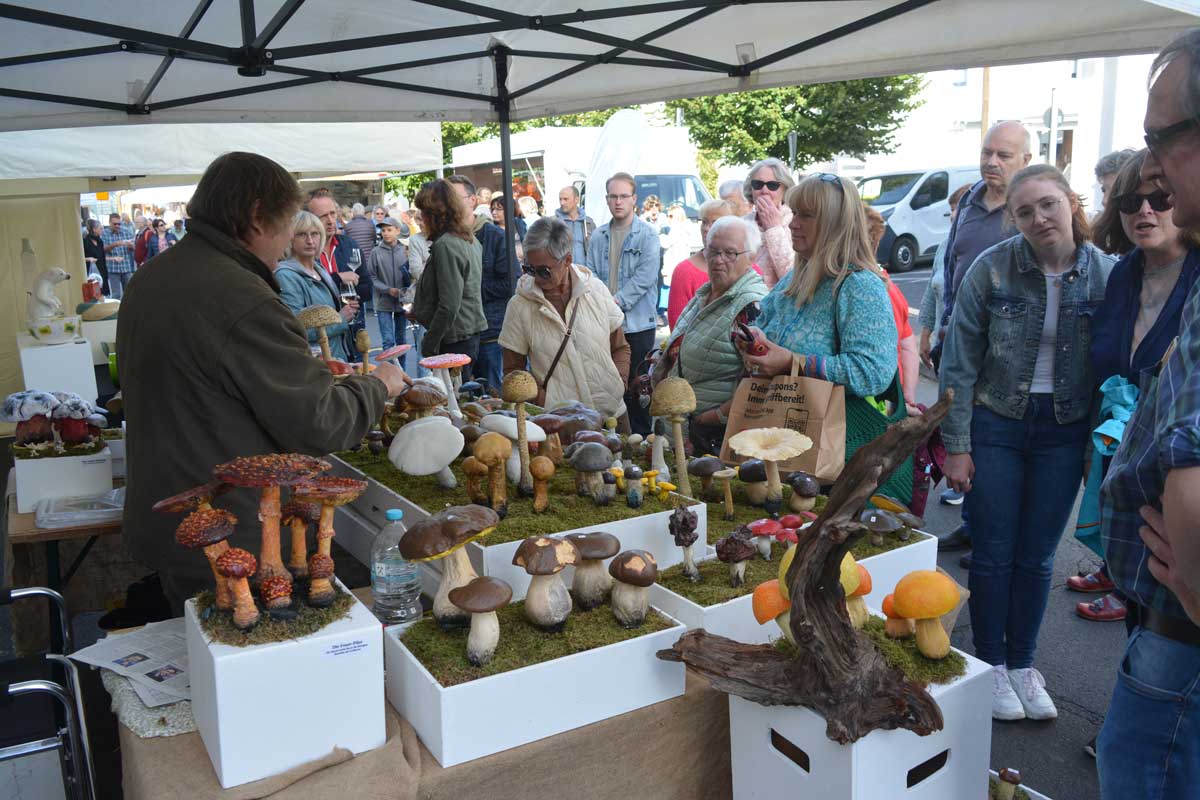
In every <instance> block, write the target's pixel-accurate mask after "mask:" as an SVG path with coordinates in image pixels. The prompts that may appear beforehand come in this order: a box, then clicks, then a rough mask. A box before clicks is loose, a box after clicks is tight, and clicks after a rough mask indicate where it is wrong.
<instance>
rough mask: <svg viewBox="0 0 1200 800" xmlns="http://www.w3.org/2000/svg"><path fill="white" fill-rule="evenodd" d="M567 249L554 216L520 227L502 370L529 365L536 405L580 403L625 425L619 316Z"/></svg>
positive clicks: (624, 347) (625, 352)
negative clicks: (521, 259)
mask: <svg viewBox="0 0 1200 800" xmlns="http://www.w3.org/2000/svg"><path fill="white" fill-rule="evenodd" d="M574 248H575V242H574V238H573V237H572V235H571V229H570V228H568V227H567V226H566V224H565V223H563V222H562V221H561V220H559V219H557V218H555V217H539V218H538V219H537V220H536V221H535V222H534V223H533V224H532V225H530V226H529V229H528V230H527V231H526V232H525V263H524V265H522V267H521V271H522V272H523V273H524V274H523V275H522V276H521V279H520V280H519V281H518V282H517V293H516V294H515V295H513V297H512V299H511V300H509V301H508V307H507V308H506V309H505V312H504V325H503V327H502V328H501V329H500V339H499V342H500V347H501V348H502V350H503V354H504V372H505V374H508V373H509V372H512V371H513V370H515V369H528V370H529V371H530V373H531V374H532V375H533V377H534V379H535V380H536V381H537V384H538V395H537V397H536V398H535V399H534V401H533V402H534V404H535V405H539V406H556V405H559V404H562V403H570V402H579V403H582V404H583V405H585V406H588V407H589V408H594V409H596V410H597V411H599V412H600V413H602V414H604V415H606V416H609V417H615V418H617V419H618V420H619V421H620V427H621V429H622V430H628V421H627V420H626V419H625V401H624V397H623V396H624V394H625V384H626V382H627V380H628V378H629V358H630V348H629V343H628V342H627V341H626V340H625V333H624V331H623V329H622V325H623V323H624V322H625V315H624V314H623V313H622V312H621V309H620V308H619V307H618V306H617V303H616V301H615V300H613V297H612V295H611V294H609V291H608V287H607V286H605V285H604V281H602V280H600V279H599V278H597V277H596V276H595V275H593V274H592V272H591V270H589V269H588V268H587V267H584V266H580V265H579V264H573V263H571V261H572V259H571V254H572V252H573V250H574ZM526 362H528V367H526Z"/></svg>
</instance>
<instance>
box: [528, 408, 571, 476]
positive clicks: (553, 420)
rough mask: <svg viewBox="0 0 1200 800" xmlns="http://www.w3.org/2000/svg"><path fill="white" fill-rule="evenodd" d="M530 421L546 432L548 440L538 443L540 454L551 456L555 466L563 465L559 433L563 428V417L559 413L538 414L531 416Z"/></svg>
mask: <svg viewBox="0 0 1200 800" xmlns="http://www.w3.org/2000/svg"><path fill="white" fill-rule="evenodd" d="M529 421H530V422H532V423H533V424H534V425H537V426H538V427H539V428H541V429H542V431H543V432H544V433H545V434H546V441H544V442H542V443H541V444H540V445H538V455H539V456H545V457H546V458H549V459H550V460H551V461H553V462H554V466H556V467H561V466H562V463H563V452H562V440H561V439H560V438H559V436H558V433H559V431H561V430H562V429H563V424H564V421H563V418H562V417H560V416H558V415H557V414H538V415H537V416H536V417H531V418H530V419H529Z"/></svg>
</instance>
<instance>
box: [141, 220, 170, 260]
mask: <svg viewBox="0 0 1200 800" xmlns="http://www.w3.org/2000/svg"><path fill="white" fill-rule="evenodd" d="M152 229H153V231H154V233H153V234H152V235H151V236H150V238H149V240H147V242H146V260H147V261H149V260H150V259H152V258H154V257H155V256H156V255H158V254H159V253H161V252H163V251H164V250H166V249H167V248H168V247H171V246H172V245H173V244H175V242H176V241H177V240H176V238H175V234H173V233H171V231H169V230H167V223H166V221H165V220H161V219H156V220H154V222H153V223H152Z"/></svg>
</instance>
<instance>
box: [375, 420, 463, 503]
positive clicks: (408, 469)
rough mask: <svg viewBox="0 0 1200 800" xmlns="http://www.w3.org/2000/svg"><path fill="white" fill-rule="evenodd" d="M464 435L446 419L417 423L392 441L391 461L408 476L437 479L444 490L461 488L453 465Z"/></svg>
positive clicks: (390, 449)
mask: <svg viewBox="0 0 1200 800" xmlns="http://www.w3.org/2000/svg"><path fill="white" fill-rule="evenodd" d="M464 441H465V439H464V438H463V435H462V432H461V431H459V430H458V428H456V427H454V424H453V423H452V422H451V421H450V420H449V419H447V418H446V417H424V418H423V419H418V420H414V421H412V422H410V423H408V424H407V425H405V426H404V427H403V428H401V429H400V432H399V433H397V434H396V435H395V437H394V438H393V439H392V443H391V445H390V446H389V447H388V461H391V462H392V466H394V467H395V468H396V469H398V470H400V471H401V472H403V473H404V474H405V475H437V482H438V485H439V486H441V487H442V488H443V489H453V488H455V487H456V486H458V480H457V479H456V478H455V477H454V472H453V471H452V470H451V469H450V465H451V464H452V463H454V459H456V458H457V457H458V454H459V453H460V452H462V448H463V443H464Z"/></svg>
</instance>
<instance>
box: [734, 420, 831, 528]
mask: <svg viewBox="0 0 1200 800" xmlns="http://www.w3.org/2000/svg"><path fill="white" fill-rule="evenodd" d="M729 446H730V447H731V448H732V449H733V450H734V451H735V452H737V453H740V454H741V455H744V456H747V457H749V458H761V459H762V460H763V463H765V464H766V467H767V497H766V500H765V501H764V502H763V508H764V509H766V511H767V513H768V514H770V515H772V516H774V515H776V514H778V513H779V509H780V507H781V506H782V505H783V485H782V484H781V483H780V482H779V464H778V462H780V461H787V460H788V459H791V458H795V457H796V456H799V455H803V454H804V453H806V452H808V451H809V450H810V449H811V448H812V439H809V438H808V437H807V436H805V435H804V434H802V433H797V432H796V431H794V430H791V429H790V428H753V429H751V430H748V431H742V432H741V433H737V434H734V435H733V436H731V437H730V438H729Z"/></svg>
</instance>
